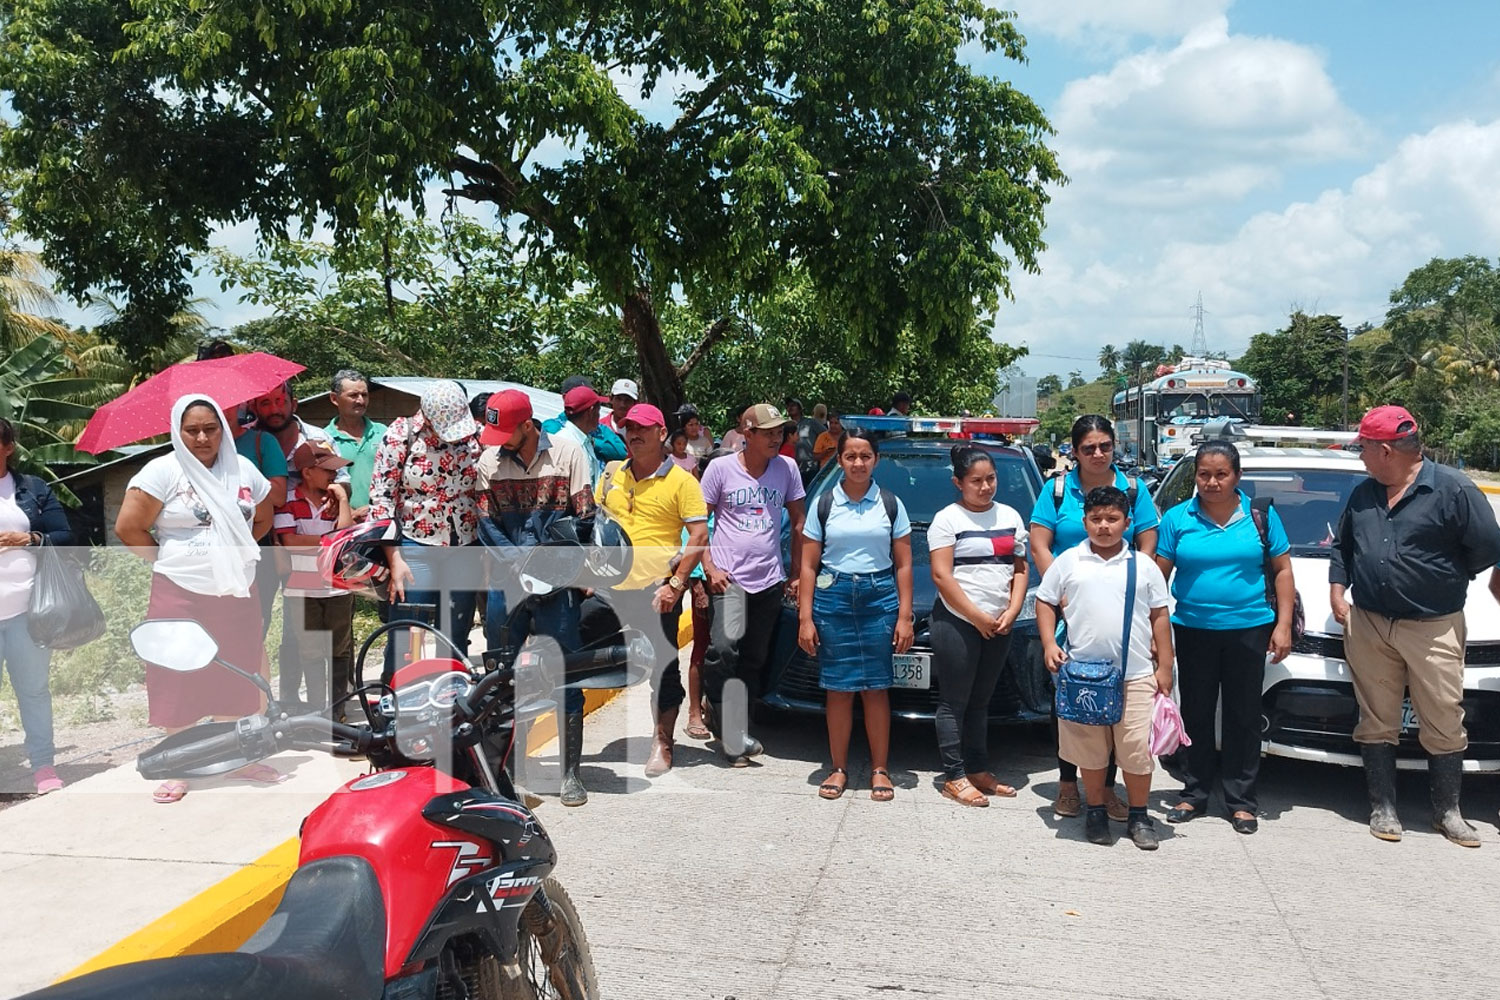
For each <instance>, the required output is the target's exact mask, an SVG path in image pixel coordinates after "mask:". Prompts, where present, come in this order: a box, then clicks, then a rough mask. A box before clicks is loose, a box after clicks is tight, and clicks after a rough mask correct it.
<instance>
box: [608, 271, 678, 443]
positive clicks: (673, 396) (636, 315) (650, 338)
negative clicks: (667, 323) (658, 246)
mask: <svg viewBox="0 0 1500 1000" xmlns="http://www.w3.org/2000/svg"><path fill="white" fill-rule="evenodd" d="M622 305H623V309H622V312H623V322H624V326H625V334H626V335H627V336H628V337H630V339H631V341H632V342H633V343H634V344H635V352H636V357H637V358H639V359H640V363H641V393H642V397H643V398H642V402H649V403H652V404H654V405H656V406H658V407H660V408H661V411H662V413H663V414H665V415H666V417H667V420H668V422H669V424H670V423H671V422H672V414H673V412H674V411H676V409H677V408H678V407H679V406H681V405H682V402H683V392H682V379H681V378H680V377H678V374H677V366H676V365H674V364H672V359H671V357H670V356H669V355H668V354H667V345H666V344H665V343H664V342H663V341H662V338H661V323H660V322H658V320H657V318H656V307H655V306H654V305H653V304H652V302H651V294H650V293H649V292H648V291H646V290H645V289H644V288H633V289H631V290H630V291H629V292H628V293H626V295H625V296H624V301H623V303H622Z"/></svg>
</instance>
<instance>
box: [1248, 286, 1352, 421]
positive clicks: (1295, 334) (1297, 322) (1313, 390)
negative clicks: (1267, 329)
mask: <svg viewBox="0 0 1500 1000" xmlns="http://www.w3.org/2000/svg"><path fill="white" fill-rule="evenodd" d="M1347 335H1348V331H1347V330H1345V329H1344V326H1343V324H1342V322H1341V321H1340V320H1339V317H1337V316H1329V315H1326V314H1325V315H1321V316H1308V315H1307V314H1306V313H1303V312H1300V311H1299V312H1294V313H1292V315H1291V318H1290V320H1289V322H1288V323H1287V325H1286V326H1285V327H1284V328H1283V329H1281V330H1277V331H1276V332H1275V333H1257V334H1256V335H1255V336H1254V337H1251V338H1250V346H1249V349H1247V350H1246V351H1245V354H1244V355H1243V356H1242V357H1241V358H1240V359H1239V360H1238V361H1236V362H1235V364H1234V366H1235V369H1236V370H1237V371H1242V372H1244V373H1245V374H1246V375H1249V376H1251V377H1252V378H1254V379H1255V381H1256V382H1257V383H1258V384H1259V385H1260V391H1261V400H1262V402H1261V415H1262V419H1264V420H1265V422H1266V423H1270V424H1284V423H1296V424H1304V425H1307V426H1324V427H1336V426H1339V425H1340V424H1341V423H1342V421H1343V412H1342V409H1343V405H1342V404H1343V382H1344V368H1343V350H1344V347H1343V343H1344V339H1345V337H1346V336H1347ZM1351 367H1352V366H1351ZM1357 374H1358V373H1357V372H1355V371H1352V372H1351V375H1354V376H1357ZM1358 392H1359V383H1358V381H1357V379H1355V380H1352V381H1351V383H1350V393H1351V398H1354V397H1355V396H1356V395H1357V394H1358Z"/></svg>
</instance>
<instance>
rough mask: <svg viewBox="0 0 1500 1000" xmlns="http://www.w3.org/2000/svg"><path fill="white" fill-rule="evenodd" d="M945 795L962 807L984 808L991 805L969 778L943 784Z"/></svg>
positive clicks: (956, 779)
mask: <svg viewBox="0 0 1500 1000" xmlns="http://www.w3.org/2000/svg"><path fill="white" fill-rule="evenodd" d="M943 795H944V797H946V798H950V799H952V800H953V801H954V802H957V803H958V804H959V805H961V806H979V807H981V808H983V807H984V806H987V805H989V804H990V800H989V799H987V798H985V797H984V794H983V793H981V792H980V791H979V789H977V788H975V787H974V784H973V782H971V781H970V780H969V779H968V778H955V779H954V780H952V781H945V782H943Z"/></svg>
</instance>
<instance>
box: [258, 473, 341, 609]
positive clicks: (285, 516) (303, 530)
mask: <svg viewBox="0 0 1500 1000" xmlns="http://www.w3.org/2000/svg"><path fill="white" fill-rule="evenodd" d="M302 489H303V488H302V487H301V486H298V487H296V488H295V489H294V490H293V491H292V495H291V496H289V497H287V501H286V503H284V504H282V505H281V506H280V507H277V508H276V517H275V519H274V520H273V521H272V522H271V525H272V527H273V528H274V529H275V531H276V536H277V538H280V537H281V536H283V535H326V534H328V533H330V532H332V531H333V530H334V529H336V528H337V527H338V520H337V519H338V506H337V504H335V505H333V506H332V508H331V509H330V510H329V511H328V512H327V514H328V516H326V517H325V516H324V515H323V514H322V513H320V512H319V510H318V508H317V507H316V506H315V505H314V504H313V502H312V501H311V500H309V499H308V498H307V497H306V496H305V495H304V494H303V492H302ZM286 551H287V554H288V555H289V556H291V565H292V572H291V575H289V576H288V577H287V580H286V594H287V595H288V596H289V597H338V596H339V595H340V594H344V593H347V591H342V590H335V589H333V588H332V587H331V586H329V584H328V581H327V580H324V579H323V574H321V573H319V572H318V547H317V546H314V545H307V546H302V545H289V546H287V547H286Z"/></svg>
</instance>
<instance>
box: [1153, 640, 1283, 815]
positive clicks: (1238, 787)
mask: <svg viewBox="0 0 1500 1000" xmlns="http://www.w3.org/2000/svg"><path fill="white" fill-rule="evenodd" d="M1172 636H1173V639H1174V640H1175V642H1176V648H1177V686H1178V689H1179V694H1180V695H1181V696H1182V724H1183V726H1184V727H1185V728H1186V729H1187V734H1188V736H1189V737H1191V738H1192V741H1193V745H1192V746H1190V747H1188V748H1187V750H1186V751H1184V754H1185V756H1186V758H1187V763H1186V771H1187V780H1186V781H1185V782H1183V790H1182V800H1183V801H1184V802H1186V803H1188V804H1189V805H1191V806H1192V807H1193V808H1194V809H1206V808H1208V797H1209V795H1210V794H1211V793H1212V792H1213V789H1214V785H1216V784H1217V785H1218V786H1219V787H1220V789H1221V790H1222V791H1223V793H1224V808H1225V809H1227V810H1229V811H1230V812H1231V813H1233V812H1248V813H1254V812H1255V810H1256V806H1257V801H1256V796H1255V783H1256V779H1257V778H1258V777H1259V776H1260V742H1261V728H1260V727H1261V723H1260V718H1261V686H1262V684H1263V683H1264V681H1265V676H1266V647H1267V646H1268V645H1269V644H1270V641H1271V626H1270V625H1257V626H1255V627H1253V628H1237V629H1225V630H1218V629H1201V628H1188V627H1187V626H1185V625H1173V626H1172ZM1221 696H1222V698H1223V705H1224V711H1223V714H1222V717H1221V719H1220V727H1219V740H1218V746H1217V747H1216V746H1215V745H1214V714H1215V710H1216V709H1217V708H1218V707H1219V701H1220V698H1221Z"/></svg>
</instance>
